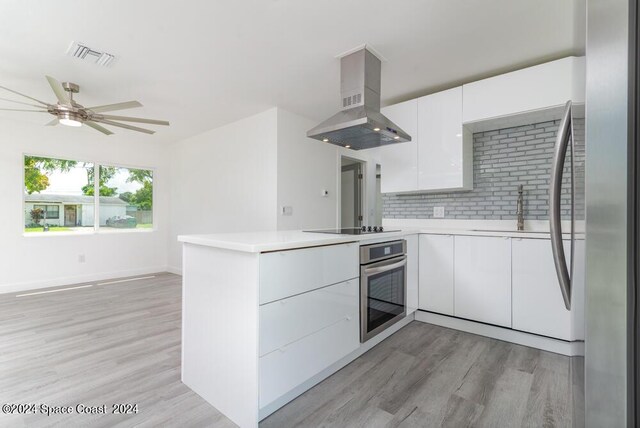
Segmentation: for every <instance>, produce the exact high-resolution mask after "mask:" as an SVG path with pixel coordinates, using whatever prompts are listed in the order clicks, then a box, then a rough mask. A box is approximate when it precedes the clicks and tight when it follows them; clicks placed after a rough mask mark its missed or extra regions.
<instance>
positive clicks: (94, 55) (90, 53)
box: [67, 42, 115, 67]
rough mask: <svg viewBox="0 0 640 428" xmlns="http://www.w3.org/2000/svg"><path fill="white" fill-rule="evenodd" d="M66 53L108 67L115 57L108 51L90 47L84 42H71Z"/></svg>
mask: <svg viewBox="0 0 640 428" xmlns="http://www.w3.org/2000/svg"><path fill="white" fill-rule="evenodd" d="M67 54H69V55H71V56H72V57H74V58H78V59H81V60H84V61H90V62H93V63H95V64H97V65H99V66H102V67H108V66H109V65H111V63H112V62H113V60H114V59H115V56H114V55H112V54H110V53H107V52H102V51H99V50H96V49H93V48H90V47H89V46H87V45H85V44H84V43H79V42H73V43H71V46H69V50H67Z"/></svg>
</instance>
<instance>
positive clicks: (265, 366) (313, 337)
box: [259, 280, 360, 407]
mask: <svg viewBox="0 0 640 428" xmlns="http://www.w3.org/2000/svg"><path fill="white" fill-rule="evenodd" d="M339 286H341V284H338V288H339ZM346 287H347V288H348V294H347V295H345V296H344V297H342V298H341V302H340V304H339V305H340V306H341V307H342V308H344V311H342V313H343V315H341V316H340V317H339V319H338V320H337V321H335V322H333V323H331V324H329V325H327V326H325V327H323V328H321V329H320V330H316V331H313V332H311V333H306V334H305V332H306V331H307V330H310V329H312V326H311V325H312V324H314V325H320V324H321V323H316V322H314V321H310V319H313V318H315V319H317V318H318V317H317V316H316V315H317V314H313V315H311V314H309V317H308V319H307V320H304V318H305V317H306V315H304V316H302V318H300V317H298V318H291V319H290V320H289V324H303V325H305V326H304V328H298V327H296V326H294V325H289V326H285V325H284V324H286V320H284V318H282V317H281V319H280V320H279V321H278V322H276V323H274V324H273V326H272V327H274V328H276V325H279V326H280V328H283V329H284V331H285V332H284V333H282V334H280V332H275V333H276V334H275V335H271V336H269V335H270V332H267V329H268V328H270V327H269V326H267V325H265V326H263V325H261V326H260V340H261V344H260V345H261V346H260V348H261V349H262V342H263V334H264V335H265V340H267V341H270V344H269V346H267V347H266V348H273V347H274V345H275V344H276V343H278V344H279V343H282V342H288V341H289V340H290V339H291V338H292V337H293V335H294V334H295V335H298V336H300V335H302V336H300V337H298V338H297V340H295V341H293V342H288V343H287V344H286V345H283V346H278V347H276V348H275V349H274V350H273V351H271V352H269V353H267V354H265V355H262V356H261V357H260V360H259V372H260V380H259V381H260V387H259V390H260V399H259V401H260V407H264V406H267V405H269V404H270V403H272V402H273V401H274V400H276V399H278V398H280V397H281V396H283V395H284V394H286V393H287V392H289V391H291V390H292V389H293V388H295V387H297V386H298V385H300V384H302V383H304V382H305V381H307V380H309V379H310V378H312V377H313V376H315V375H316V374H318V373H320V372H321V371H323V370H324V369H326V368H327V367H329V366H330V365H331V364H333V363H335V362H337V361H338V360H340V359H341V358H342V357H345V356H347V355H348V354H349V353H351V352H353V351H355V350H356V349H358V347H359V346H360V323H359V319H360V318H359V293H358V290H359V284H358V281H357V280H354V281H348V282H347V283H346ZM328 288H331V287H328ZM322 291H323V290H316V291H312V292H310V293H307V294H309V295H312V294H315V295H317V298H318V301H319V302H320V303H319V304H320V305H322V304H324V302H325V296H320V294H322ZM338 294H339V295H341V296H342V295H343V292H342V291H339V292H338ZM272 304H274V303H272ZM275 304H276V305H277V304H279V303H278V302H275ZM284 306H286V304H285V305H284ZM311 306H312V304H311V301H309V302H306V303H305V304H300V306H299V308H298V309H302V308H303V307H306V308H309V309H310V308H311ZM298 309H296V310H295V311H293V312H295V313H297V311H298ZM284 312H287V310H284ZM276 318H277V317H276ZM261 321H262V313H261ZM267 337H269V339H267Z"/></svg>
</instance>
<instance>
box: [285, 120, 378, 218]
mask: <svg viewBox="0 0 640 428" xmlns="http://www.w3.org/2000/svg"><path fill="white" fill-rule="evenodd" d="M315 125H317V121H313V120H310V119H307V118H305V117H302V116H298V115H295V114H293V113H290V112H288V111H286V110H283V109H278V208H279V209H281V207H282V206H285V205H286V206H291V207H293V215H291V216H283V215H282V214H281V213H280V211H278V229H279V230H296V229H311V228H315V229H320V228H330V227H337V226H338V224H339V219H340V202H339V199H340V198H339V195H340V191H341V190H340V175H341V173H342V167H341V157H342V156H347V157H350V158H353V159H358V160H361V161H364V162H365V167H364V181H365V182H364V187H365V209H364V223H365V224H368V225H369V224H370V225H373V224H376V223H375V216H374V214H375V200H376V199H375V195H376V163H379V161H377V159H379V154H378V151H377V150H375V149H374V150H360V151H354V150H349V149H345V148H342V147H338V146H334V145H333V144H328V143H323V142H321V141H317V140H313V139H310V138H307V136H306V135H307V131H308V130H309V129H311V128H313V127H314V126H315ZM324 189H326V190H328V191H329V195H328V197H323V196H322V195H321V192H322V190H324Z"/></svg>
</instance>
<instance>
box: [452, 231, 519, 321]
mask: <svg viewBox="0 0 640 428" xmlns="http://www.w3.org/2000/svg"><path fill="white" fill-rule="evenodd" d="M454 254H455V257H454V259H455V266H454V278H455V280H454V287H455V298H454V315H455V316H456V317H460V318H467V319H470V320H475V321H480V322H485V323H488V324H494V325H499V326H503V327H511V239H510V238H504V237H485V236H456V237H455V245H454Z"/></svg>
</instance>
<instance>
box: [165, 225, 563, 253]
mask: <svg viewBox="0 0 640 428" xmlns="http://www.w3.org/2000/svg"><path fill="white" fill-rule="evenodd" d="M387 229H389V227H387ZM418 233H428V234H435V235H467V236H499V237H510V238H533V239H549V233H548V232H528V231H524V232H517V231H503V230H470V229H440V228H403V229H402V230H400V231H396V232H383V233H375V234H366V235H334V234H328V233H311V232H303V231H300V230H285V231H272V232H244V233H215V234H208V235H180V236H178V241H180V242H185V243H189V244H195V245H204V246H209V247H215V248H223V249H227V250H235V251H243V252H249V253H263V252H268V251H281V250H290V249H294V248H305V247H317V246H320V245H332V244H343V243H347V242H360V243H368V242H381V241H386V240H392V239H396V238H401V237H403V236H406V235H415V234H418ZM563 238H564V239H569V238H570V236H569V235H568V234H565V235H563Z"/></svg>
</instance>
